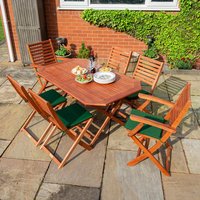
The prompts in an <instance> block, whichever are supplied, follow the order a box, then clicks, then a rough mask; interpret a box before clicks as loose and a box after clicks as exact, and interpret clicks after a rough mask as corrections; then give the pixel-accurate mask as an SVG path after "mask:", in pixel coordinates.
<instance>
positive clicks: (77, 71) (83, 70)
mask: <svg viewBox="0 0 200 200" xmlns="http://www.w3.org/2000/svg"><path fill="white" fill-rule="evenodd" d="M87 71H88V70H87V69H86V68H83V67H81V66H79V65H78V66H76V67H74V68H73V69H72V73H73V74H75V75H81V74H86V73H87Z"/></svg>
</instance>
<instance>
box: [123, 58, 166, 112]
mask: <svg viewBox="0 0 200 200" xmlns="http://www.w3.org/2000/svg"><path fill="white" fill-rule="evenodd" d="M162 69H163V62H159V61H157V60H154V59H151V58H147V57H145V56H142V55H140V56H139V59H138V62H137V65H136V67H135V70H134V72H133V78H134V79H137V80H140V81H141V82H142V83H145V84H147V85H148V86H150V87H151V89H150V91H148V90H145V89H142V90H140V91H138V92H136V93H134V94H131V95H129V96H128V97H126V98H125V102H126V103H128V104H129V105H131V106H133V107H136V108H137V107H138V106H139V105H140V104H139V103H138V101H137V100H138V94H139V93H142V94H153V91H154V89H155V87H156V84H157V82H158V79H159V77H160V74H161V72H162Z"/></svg>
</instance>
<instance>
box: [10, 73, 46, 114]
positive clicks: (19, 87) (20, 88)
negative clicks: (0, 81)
mask: <svg viewBox="0 0 200 200" xmlns="http://www.w3.org/2000/svg"><path fill="white" fill-rule="evenodd" d="M7 78H8V80H9V81H10V83H11V85H12V86H13V87H14V88H15V90H16V92H17V93H18V94H19V95H20V96H21V97H22V99H23V100H24V101H25V102H27V103H28V104H29V105H30V106H31V107H32V108H33V109H34V110H36V111H37V112H38V113H39V114H40V115H42V116H43V117H45V116H44V115H43V113H41V110H40V109H39V107H38V106H37V105H36V104H35V103H34V101H33V100H32V98H31V96H30V95H29V94H28V92H27V91H26V89H25V88H24V86H22V85H20V84H19V83H18V82H17V81H16V80H14V79H13V78H12V77H11V76H10V75H7Z"/></svg>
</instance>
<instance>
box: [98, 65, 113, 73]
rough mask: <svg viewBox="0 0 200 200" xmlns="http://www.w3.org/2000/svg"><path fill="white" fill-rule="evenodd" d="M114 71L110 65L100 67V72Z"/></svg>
mask: <svg viewBox="0 0 200 200" xmlns="http://www.w3.org/2000/svg"><path fill="white" fill-rule="evenodd" d="M111 71H112V68H110V67H106V66H105V67H100V68H99V72H111Z"/></svg>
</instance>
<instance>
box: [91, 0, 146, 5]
mask: <svg viewBox="0 0 200 200" xmlns="http://www.w3.org/2000/svg"><path fill="white" fill-rule="evenodd" d="M90 2H91V4H144V3H145V0H90Z"/></svg>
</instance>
